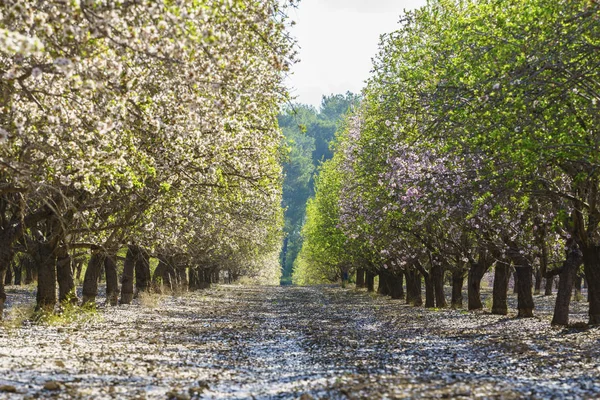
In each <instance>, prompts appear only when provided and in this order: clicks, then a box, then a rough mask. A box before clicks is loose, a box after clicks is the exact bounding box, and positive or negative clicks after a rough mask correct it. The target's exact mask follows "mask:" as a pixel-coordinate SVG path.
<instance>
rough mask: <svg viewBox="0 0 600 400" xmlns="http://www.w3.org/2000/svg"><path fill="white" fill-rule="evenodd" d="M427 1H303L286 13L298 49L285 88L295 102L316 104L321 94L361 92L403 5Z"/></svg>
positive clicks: (410, 7)
mask: <svg viewBox="0 0 600 400" xmlns="http://www.w3.org/2000/svg"><path fill="white" fill-rule="evenodd" d="M425 2H426V0H302V1H301V2H300V6H299V7H298V9H296V10H292V11H291V13H290V16H291V17H292V19H293V20H294V21H296V26H295V27H293V28H292V34H293V35H294V36H295V37H296V39H297V40H298V45H299V47H300V53H299V58H300V62H299V63H297V64H296V65H294V67H293V69H292V73H293V74H292V75H291V76H290V78H289V79H288V87H289V88H290V91H291V93H292V95H293V96H296V100H295V101H296V102H300V103H307V104H312V105H314V106H315V107H318V106H319V104H320V103H321V96H323V95H328V94H332V93H333V94H337V93H345V92H346V91H351V92H354V93H358V92H360V90H361V89H362V87H363V86H364V81H365V80H366V79H367V78H368V76H369V71H370V70H371V58H372V57H373V56H375V54H376V53H377V45H378V43H379V35H381V34H383V33H386V32H391V31H393V30H394V29H395V27H396V25H397V22H398V20H399V16H400V15H401V14H402V12H403V10H404V9H412V8H416V7H420V6H422V5H424V4H425Z"/></svg>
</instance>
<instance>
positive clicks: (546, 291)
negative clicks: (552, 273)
mask: <svg viewBox="0 0 600 400" xmlns="http://www.w3.org/2000/svg"><path fill="white" fill-rule="evenodd" d="M553 286H554V277H550V278H546V287H545V288H544V296H550V295H552V287H553Z"/></svg>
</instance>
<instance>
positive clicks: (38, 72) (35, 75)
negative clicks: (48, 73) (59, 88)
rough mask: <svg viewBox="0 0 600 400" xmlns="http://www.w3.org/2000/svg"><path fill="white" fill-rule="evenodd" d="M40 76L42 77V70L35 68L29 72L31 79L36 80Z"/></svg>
mask: <svg viewBox="0 0 600 400" xmlns="http://www.w3.org/2000/svg"><path fill="white" fill-rule="evenodd" d="M40 76H42V70H41V69H40V68H38V67H35V68H34V69H32V70H31V77H32V78H33V79H37V78H39V77H40Z"/></svg>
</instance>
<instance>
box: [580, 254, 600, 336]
mask: <svg viewBox="0 0 600 400" xmlns="http://www.w3.org/2000/svg"><path fill="white" fill-rule="evenodd" d="M581 251H582V253H583V266H584V271H585V279H586V281H587V285H588V301H589V305H590V308H589V320H588V323H589V325H600V247H599V246H589V247H586V246H584V247H582V248H581Z"/></svg>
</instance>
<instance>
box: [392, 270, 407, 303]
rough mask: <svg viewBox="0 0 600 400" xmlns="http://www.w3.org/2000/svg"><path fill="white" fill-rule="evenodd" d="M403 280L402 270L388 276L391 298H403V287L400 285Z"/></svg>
mask: <svg viewBox="0 0 600 400" xmlns="http://www.w3.org/2000/svg"><path fill="white" fill-rule="evenodd" d="M403 280H404V279H403V274H402V272H400V273H399V274H398V275H392V276H390V295H391V296H392V299H403V298H404V288H403V287H402V284H403Z"/></svg>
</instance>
